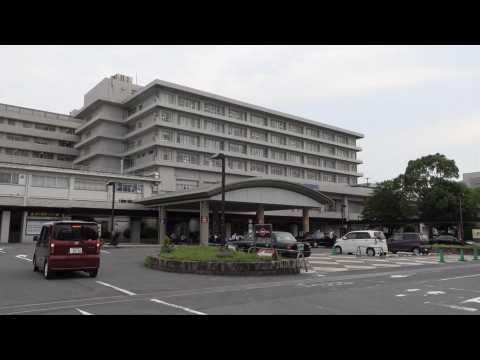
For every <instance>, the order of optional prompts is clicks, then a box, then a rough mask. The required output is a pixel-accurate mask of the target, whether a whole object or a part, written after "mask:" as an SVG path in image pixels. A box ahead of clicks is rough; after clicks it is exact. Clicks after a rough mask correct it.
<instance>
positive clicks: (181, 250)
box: [160, 245, 272, 262]
mask: <svg viewBox="0 0 480 360" xmlns="http://www.w3.org/2000/svg"><path fill="white" fill-rule="evenodd" d="M218 252H219V249H218V247H213V246H185V245H183V246H182V245H179V246H176V247H175V249H174V250H173V251H171V252H169V253H160V258H161V259H167V260H189V261H221V262H224V261H229V262H233V261H235V262H236V261H238V262H243V261H245V262H248V261H251V262H253V261H257V262H258V261H271V260H272V259H271V258H260V257H258V256H257V255H256V254H254V253H246V252H243V251H233V252H232V253H231V255H230V256H218Z"/></svg>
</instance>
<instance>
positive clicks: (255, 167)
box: [250, 161, 267, 174]
mask: <svg viewBox="0 0 480 360" xmlns="http://www.w3.org/2000/svg"><path fill="white" fill-rule="evenodd" d="M250 171H252V172H256V173H262V174H266V173H267V165H266V164H264V163H260V162H256V161H251V162H250Z"/></svg>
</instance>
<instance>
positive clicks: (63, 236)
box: [53, 224, 98, 241]
mask: <svg viewBox="0 0 480 360" xmlns="http://www.w3.org/2000/svg"><path fill="white" fill-rule="evenodd" d="M53 238H54V239H55V240H64V241H78V240H97V239H98V226H97V225H95V224H58V225H54V227H53Z"/></svg>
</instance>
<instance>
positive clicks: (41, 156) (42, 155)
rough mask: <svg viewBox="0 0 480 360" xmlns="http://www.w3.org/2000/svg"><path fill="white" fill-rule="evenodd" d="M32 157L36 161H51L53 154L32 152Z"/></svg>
mask: <svg viewBox="0 0 480 360" xmlns="http://www.w3.org/2000/svg"><path fill="white" fill-rule="evenodd" d="M32 157H34V158H37V159H48V160H52V159H53V154H52V153H47V152H38V151H32Z"/></svg>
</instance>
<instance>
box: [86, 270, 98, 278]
mask: <svg viewBox="0 0 480 360" xmlns="http://www.w3.org/2000/svg"><path fill="white" fill-rule="evenodd" d="M88 275H90V277H91V278H95V277H97V275H98V269H96V270H92V271H89V272H88Z"/></svg>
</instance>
